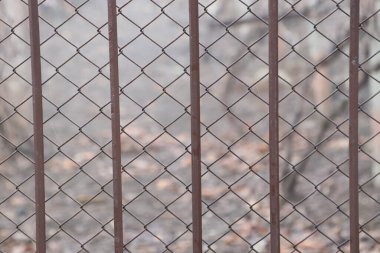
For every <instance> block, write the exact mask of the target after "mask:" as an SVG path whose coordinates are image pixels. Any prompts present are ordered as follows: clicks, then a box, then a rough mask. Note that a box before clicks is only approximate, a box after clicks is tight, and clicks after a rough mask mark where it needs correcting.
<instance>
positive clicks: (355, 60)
mask: <svg viewBox="0 0 380 253" xmlns="http://www.w3.org/2000/svg"><path fill="white" fill-rule="evenodd" d="M359 16H360V10H359V0H351V14H350V78H349V79H350V81H349V86H350V87H349V94H350V96H349V100H350V101H349V108H350V109H349V117H350V121H349V122H350V126H349V136H350V141H349V155H350V163H349V170H350V172H349V173H350V183H349V184H350V186H349V191H350V252H351V253H359V180H358V178H359V177H358V165H359V162H358V161H359V159H358V148H359V123H358V122H359V120H358V118H359V117H358V107H359Z"/></svg>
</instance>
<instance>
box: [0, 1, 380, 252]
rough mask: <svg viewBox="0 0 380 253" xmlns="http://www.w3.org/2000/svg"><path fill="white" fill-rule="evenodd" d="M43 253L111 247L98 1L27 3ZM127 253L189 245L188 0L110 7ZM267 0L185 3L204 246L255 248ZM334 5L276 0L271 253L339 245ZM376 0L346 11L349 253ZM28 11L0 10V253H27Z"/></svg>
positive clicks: (341, 41) (365, 205) (368, 193)
mask: <svg viewBox="0 0 380 253" xmlns="http://www.w3.org/2000/svg"><path fill="white" fill-rule="evenodd" d="M39 2H40V6H39V13H40V37H41V63H42V77H43V96H44V101H43V106H44V108H43V109H44V135H45V143H44V144H45V174H46V177H45V180H46V186H45V187H46V220H47V250H48V252H56V253H72V252H81V253H82V252H91V253H92V252H93V253H103V252H112V251H113V199H112V195H113V193H112V186H113V185H112V160H111V120H110V83H109V64H108V61H109V59H108V26H107V1H104V0H87V1H85V0H45V1H39ZM117 5H118V43H119V67H120V103H121V130H122V131H121V138H122V151H123V153H122V165H123V173H122V180H123V207H124V208H123V216H124V217H123V218H124V233H125V234H124V244H125V252H132V253H139V252H141V253H156V252H174V253H177V252H178V253H179V252H186V253H187V252H192V245H191V244H192V241H191V240H192V233H191V230H192V227H191V222H192V219H191V154H190V147H189V145H190V114H189V113H190V109H191V108H190V93H189V91H190V86H189V81H190V80H189V79H190V78H189V36H188V33H189V29H188V23H189V19H188V1H187V0H154V1H153V0H128V1H127V0H118V1H117ZM267 5H268V1H267V0H200V1H199V14H200V16H199V22H200V49H201V53H200V61H201V121H202V173H203V176H202V187H203V189H202V201H203V230H204V235H203V240H204V242H203V243H204V246H203V250H204V252H207V253H210V252H216V253H232V252H234V253H235V252H236V253H241V252H250V253H251V252H269V243H268V242H269V225H270V223H269V184H268V182H269V177H268V175H269V164H268V151H269V146H268V134H269V133H268V124H269V120H268V8H267ZM349 5H350V1H348V0H340V1H335V0H297V1H296V0H279V16H280V19H279V56H280V63H279V67H280V74H279V80H280V101H279V105H280V139H281V142H280V155H281V157H280V167H281V168H280V170H281V195H282V197H281V210H280V215H281V235H282V238H281V240H282V241H281V243H282V245H281V247H282V251H281V252H302V253H317V252H319V253H323V252H326V253H331V252H350V251H349V243H348V240H349V218H348V215H349V205H348V180H349V175H348V159H349V157H348V140H349V139H348V126H349V122H348V74H349V73H348V66H349V65H348V64H349V58H348V55H349V53H348V52H349V32H350V30H349V21H350V17H349V13H350V9H349ZM379 11H380V6H379V4H378V3H377V2H376V1H361V18H360V20H361V26H360V27H361V31H360V64H361V69H360V85H361V88H360V94H359V95H360V112H359V114H360V153H359V156H360V161H359V165H360V166H359V167H360V179H359V181H360V193H359V194H360V224H361V232H360V238H361V250H362V251H361V252H380V229H379V225H380V224H379V222H380V219H379V216H378V215H379V211H380V202H379V201H380V191H379V190H378V189H379V187H380V177H376V176H377V174H378V173H379V172H380V166H379V165H378V163H377V161H379V157H380V148H379V147H380V137H379V136H378V129H379V120H380V110H379V109H378V108H379V106H380V97H379V95H378V93H379V91H380V88H379V80H380V72H379V71H380V65H379V61H378V59H379V58H378V57H379V56H378V55H379V54H378V53H379V50H380V33H379V31H380V30H379V27H380V26H379V25H380V21H379V18H380V16H379V15H378V12H379ZM30 67H31V66H30V47H29V24H28V5H27V1H26V0H25V1H24V0H0V145H1V152H0V189H1V190H0V252H7V253H29V252H34V247H35V245H34V240H35V225H34V224H35V216H34V213H35V209H34V208H35V207H34V187H35V185H34V168H33V148H32V146H33V145H32V139H33V117H32V116H33V114H32V99H31V73H30Z"/></svg>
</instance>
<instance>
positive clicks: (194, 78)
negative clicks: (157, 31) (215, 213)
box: [189, 0, 202, 253]
mask: <svg viewBox="0 0 380 253" xmlns="http://www.w3.org/2000/svg"><path fill="white" fill-rule="evenodd" d="M189 17H190V18H189V19H190V85H191V90H190V94H191V159H192V210H193V252H194V253H201V252H202V196H201V192H202V189H201V128H200V124H201V123H200V72H199V20H198V0H189Z"/></svg>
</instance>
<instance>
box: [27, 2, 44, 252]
mask: <svg viewBox="0 0 380 253" xmlns="http://www.w3.org/2000/svg"><path fill="white" fill-rule="evenodd" d="M38 22H39V20H38V0H29V26H30V48H31V67H32V86H33V89H32V93H33V122H34V123H33V131H34V168H35V175H34V178H35V195H36V200H35V201H36V251H37V252H38V253H45V252H46V233H45V229H46V228H45V179H44V177H45V175H44V134H43V111H42V81H41V52H40V29H39V23H38Z"/></svg>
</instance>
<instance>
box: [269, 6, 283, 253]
mask: <svg viewBox="0 0 380 253" xmlns="http://www.w3.org/2000/svg"><path fill="white" fill-rule="evenodd" d="M269 161H270V165H269V170H270V234H271V238H270V240H271V243H270V244H271V253H280V176H279V134H278V0H269Z"/></svg>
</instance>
